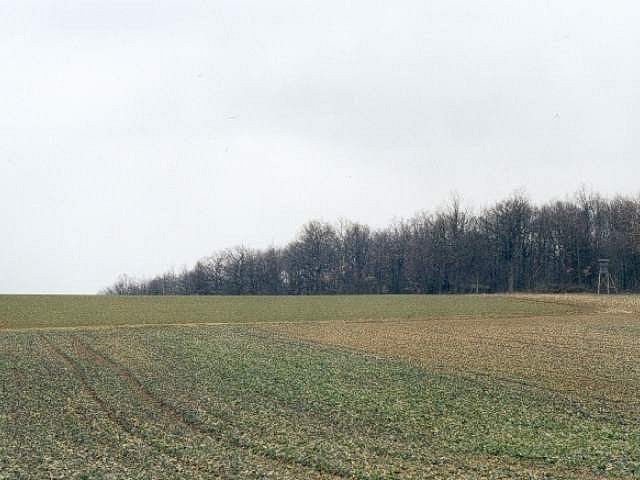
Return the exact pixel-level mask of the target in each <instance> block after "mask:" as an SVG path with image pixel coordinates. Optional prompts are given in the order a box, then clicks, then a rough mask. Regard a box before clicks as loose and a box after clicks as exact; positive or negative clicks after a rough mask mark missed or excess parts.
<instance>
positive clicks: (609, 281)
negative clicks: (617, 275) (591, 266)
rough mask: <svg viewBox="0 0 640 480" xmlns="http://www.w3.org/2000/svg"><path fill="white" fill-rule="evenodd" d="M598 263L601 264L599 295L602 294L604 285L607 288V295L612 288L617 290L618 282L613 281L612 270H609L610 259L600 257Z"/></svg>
mask: <svg viewBox="0 0 640 480" xmlns="http://www.w3.org/2000/svg"><path fill="white" fill-rule="evenodd" d="M598 265H599V266H600V269H599V270H598V295H600V289H601V287H602V286H603V285H604V286H605V288H606V289H607V295H609V294H610V293H611V289H612V288H613V289H614V290H616V284H615V282H614V281H613V277H612V276H611V272H610V271H609V259H608V258H601V259H599V260H598Z"/></svg>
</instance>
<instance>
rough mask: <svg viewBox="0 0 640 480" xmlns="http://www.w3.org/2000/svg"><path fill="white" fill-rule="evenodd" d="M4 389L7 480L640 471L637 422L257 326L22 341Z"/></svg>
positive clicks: (6, 341) (2, 378)
mask: <svg viewBox="0 0 640 480" xmlns="http://www.w3.org/2000/svg"><path fill="white" fill-rule="evenodd" d="M434 323H438V322H434ZM350 326H351V327H356V326H357V327H361V326H362V327H365V326H366V327H372V326H375V324H365V325H358V324H352V325H350ZM425 326H426V324H425ZM309 327H311V326H309ZM336 327H338V325H336ZM341 327H342V326H340V328H341ZM310 331H311V332H312V333H313V336H314V337H317V335H318V332H317V331H316V330H310ZM391 340H393V339H390V341H391ZM0 385H3V386H6V388H3V389H0V405H1V407H0V408H1V410H0V478H3V479H6V478H12V479H13V478H145V479H146V478H148V479H151V478H167V479H169V478H171V479H173V478H180V479H182V478H184V479H187V478H238V479H241V478H299V479H306V478H359V479H374V478H375V479H383V478H389V479H391V478H415V479H422V478H469V479H471V478H474V479H475V478H550V477H553V478H601V477H602V476H613V477H628V478H631V477H633V476H634V475H638V474H639V473H640V464H639V459H640V429H639V426H638V422H637V420H638V419H637V417H636V416H634V415H631V414H629V415H627V416H621V415H619V414H618V413H613V412H608V411H603V410H597V409H595V408H591V407H590V406H589V405H579V404H576V402H574V401H571V400H568V399H564V398H562V397H559V396H557V395H555V394H554V393H553V392H549V391H547V390H545V389H536V388H529V387H527V386H526V385H522V384H518V383H513V382H502V381H495V379H493V378H491V377H483V378H471V377H469V376H466V375H461V374H458V373H456V372H455V371H453V370H451V371H448V372H444V371H440V370H435V369H429V368H426V369H425V368H422V367H420V366H417V365H412V364H411V363H408V362H405V361H398V360H394V359H390V358H387V357H386V356H385V357H380V356H378V355H370V354H367V353H362V352H357V351H352V350H349V349H344V348H340V347H335V346H330V345H328V346H327V345H320V344H314V343H308V342H301V341H298V340H292V339H290V338H287V337H283V336H282V335H281V334H279V333H276V334H274V333H269V332H264V331H261V330H257V329H255V328H252V327H247V326H233V327H232V326H209V327H163V328H159V327H149V328H145V329H111V330H93V331H90V330H87V331H75V330H67V331H50V332H13V333H9V332H7V333H4V334H2V335H0ZM26 446H28V448H26Z"/></svg>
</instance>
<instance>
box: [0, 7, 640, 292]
mask: <svg viewBox="0 0 640 480" xmlns="http://www.w3.org/2000/svg"><path fill="white" fill-rule="evenodd" d="M638 25H640V7H639V6H638V3H637V2H632V1H625V2H616V1H608V2H603V1H588V0H587V1H585V0H579V1H578V0H565V1H561V2H551V1H524V0H521V1H499V0H492V1H481V0H480V1H479V0H474V1H469V0H438V1H429V0H427V1H425V0H418V1H405V2H390V1H388V2H375V1H371V0H366V1H365V0H362V1H352V2H344V1H327V0H323V1H313V2H310V1H301V0H292V1H281V0H271V1H264V0H263V1H242V0H233V1H214V0H210V1H204V0H202V1H190V0H180V1H177V0H176V1H158V0H153V1H121V0H109V1H104V0H85V1H80V0H78V1H74V2H71V1H60V0H58V1H46V0H39V1H28V0H21V1H19V2H15V1H9V0H6V1H2V0H0V65H2V73H1V74H0V222H1V225H2V230H1V232H0V233H1V236H0V292H5V293H11V292H78V293H82V292H86V293H93V292H95V291H97V290H98V289H99V288H101V287H103V286H106V285H107V284H110V283H111V282H112V281H113V280H115V279H116V277H117V276H118V274H120V273H124V272H127V273H130V274H134V275H138V276H146V275H151V274H155V273H159V272H161V271H164V270H166V269H168V268H170V267H172V266H175V267H176V268H179V267H180V266H181V265H183V264H191V263H192V262H193V261H195V260H196V259H197V258H200V257H202V256H205V255H208V254H209V253H211V252H212V251H214V250H217V249H220V248H224V247H228V246H234V245H237V244H241V243H242V244H245V245H247V246H252V247H264V246H267V245H270V244H283V243H285V242H286V241H288V240H290V239H291V238H293V236H294V235H295V234H296V232H297V230H298V227H299V226H300V225H301V224H302V223H303V222H305V221H307V220H309V219H311V218H322V219H325V220H330V221H333V220H335V219H337V218H338V217H345V218H350V219H353V220H359V221H363V222H367V223H369V224H371V225H373V226H382V225H385V224H387V223H388V222H389V221H391V220H392V219H393V218H394V217H406V216H410V215H412V214H413V213H415V212H416V211H418V210H421V209H429V208H433V207H436V206H438V205H441V204H442V203H443V202H444V201H446V199H447V198H448V197H449V196H450V194H451V192H453V191H457V192H459V193H460V194H462V196H463V198H464V201H465V203H466V204H468V205H476V206H478V207H481V206H484V205H487V204H489V203H490V202H492V201H494V200H495V199H498V198H501V197H504V196H506V195H508V194H509V193H511V192H512V191H514V190H516V189H520V188H524V189H525V191H526V192H527V193H528V194H529V195H530V197H531V198H532V199H533V200H535V201H544V200H549V199H553V198H562V197H564V196H565V195H566V194H569V193H572V192H574V191H575V190H577V189H578V188H579V187H580V186H582V185H586V186H587V187H590V188H593V189H595V190H597V191H600V192H601V193H603V194H614V193H624V194H632V195H636V194H637V193H639V192H640V183H639V182H638V179H639V178H640V158H639V154H640V140H639V137H640V135H638V133H639V132H640V28H638Z"/></svg>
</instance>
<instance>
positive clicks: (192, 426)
mask: <svg viewBox="0 0 640 480" xmlns="http://www.w3.org/2000/svg"><path fill="white" fill-rule="evenodd" d="M74 346H75V348H76V349H77V350H78V351H80V352H82V353H83V354H85V355H86V356H87V358H89V359H91V360H92V361H93V362H94V363H95V364H96V365H98V366H102V367H105V368H110V369H111V370H112V371H114V372H115V373H116V374H117V375H118V376H119V377H120V378H121V379H122V380H124V381H125V382H126V383H127V384H129V386H130V388H131V390H132V391H134V392H135V393H137V395H138V396H139V398H141V399H143V400H144V401H145V402H147V403H149V404H151V405H153V406H155V407H156V408H157V409H158V410H160V411H161V412H162V413H163V414H164V415H165V416H166V417H168V418H170V419H171V420H173V421H174V422H177V423H179V424H182V425H183V426H184V427H186V428H187V429H188V430H190V431H191V432H192V433H194V434H196V435H204V436H206V437H208V438H210V439H213V440H214V441H221V440H222V441H226V442H228V443H229V444H231V445H232V446H233V447H236V448H248V449H249V450H250V451H251V452H252V453H253V454H254V455H257V456H259V457H262V458H264V459H266V460H268V461H270V462H277V463H279V462H282V463H285V464H287V465H289V466H293V467H296V468H302V469H304V470H306V471H307V474H308V473H309V471H311V472H313V473H314V474H320V475H322V476H323V477H324V478H326V477H329V478H351V475H350V474H346V473H344V472H342V471H340V470H338V469H330V471H327V470H326V469H322V470H320V469H317V468H315V467H314V466H311V465H308V464H307V463H303V462H300V461H298V460H295V459H291V458H287V457H282V456H279V455H270V454H268V453H267V452H264V451H262V450H259V449H256V448H252V447H251V446H250V445H247V444H245V443H243V442H242V441H241V440H239V439H237V438H235V437H230V436H229V435H228V434H225V433H224V432H222V431H220V430H218V429H216V428H213V427H211V426H210V425H207V424H205V423H203V422H201V421H197V420H192V419H191V418H189V417H188V416H187V415H185V414H184V413H182V412H180V411H179V410H178V409H176V408H175V407H173V406H171V405H170V404H169V403H167V402H166V401H164V400H163V399H162V398H158V397H157V396H156V395H155V394H154V393H153V392H151V391H150V390H149V389H148V388H147V387H146V386H145V385H144V384H143V383H142V382H141V381H140V380H138V378H137V377H136V376H135V375H134V374H133V373H132V372H131V370H129V369H128V368H127V367H125V366H123V365H121V364H119V363H118V362H117V361H116V360H114V359H113V358H111V357H110V356H109V355H105V354H102V353H100V352H99V351H97V350H96V349H95V348H93V347H92V346H90V345H88V344H86V343H84V342H82V341H80V340H78V339H75V340H74Z"/></svg>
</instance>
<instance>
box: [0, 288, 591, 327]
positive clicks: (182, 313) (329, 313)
mask: <svg viewBox="0 0 640 480" xmlns="http://www.w3.org/2000/svg"><path fill="white" fill-rule="evenodd" d="M585 308H586V307H582V306H579V305H570V304H562V303H557V302H551V301H544V300H536V301H530V300H525V299H520V298H517V297H511V296H507V295H477V296H476V295H359V296H298V297H285V296H280V297H274V296H258V297H256V296H237V297H233V296H231V297H229V296H226V297H216V296H210V297H110V296H88V295H87V296H74V295H58V296H56V295H0V329H2V328H4V329H8V328H11V329H21V328H53V327H92V326H95V327H104V326H122V325H145V324H147V325H159V324H160V325H161V324H194V323H256V322H304V321H358V320H385V319H400V320H417V319H431V318H440V317H445V316H452V315H453V316H456V315H458V316H474V317H483V316H484V317H508V316H527V315H559V314H566V313H573V312H577V311H585Z"/></svg>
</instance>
